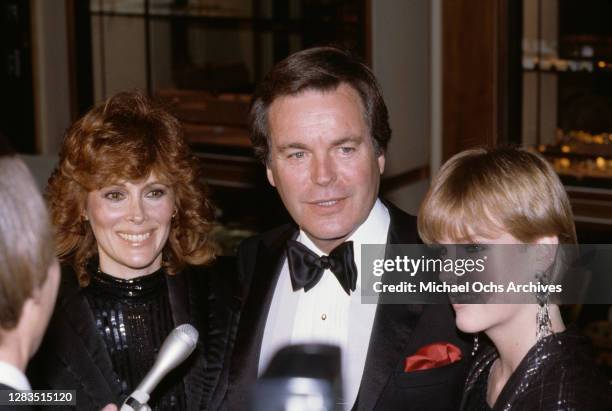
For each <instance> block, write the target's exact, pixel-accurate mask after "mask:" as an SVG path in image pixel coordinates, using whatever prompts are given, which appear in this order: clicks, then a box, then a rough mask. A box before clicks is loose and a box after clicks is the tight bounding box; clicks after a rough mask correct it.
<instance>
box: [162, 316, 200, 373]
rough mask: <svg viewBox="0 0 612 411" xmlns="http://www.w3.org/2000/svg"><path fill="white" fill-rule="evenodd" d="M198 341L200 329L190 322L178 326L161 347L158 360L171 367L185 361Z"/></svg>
mask: <svg viewBox="0 0 612 411" xmlns="http://www.w3.org/2000/svg"><path fill="white" fill-rule="evenodd" d="M197 343H198V330H196V329H195V328H194V327H193V326H192V325H190V324H182V325H179V326H178V327H176V328H175V329H174V330H172V332H171V333H170V334H169V335H168V337H166V340H165V341H164V343H163V344H162V346H161V347H160V349H159V353H158V354H157V361H158V362H161V363H163V364H164V366H165V367H168V368H170V369H172V368H174V367H176V366H177V365H179V364H180V363H181V362H183V361H185V359H186V358H187V357H189V356H190V355H191V353H192V352H193V350H195V347H196V345H197Z"/></svg>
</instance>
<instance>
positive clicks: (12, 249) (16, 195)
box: [0, 143, 60, 410]
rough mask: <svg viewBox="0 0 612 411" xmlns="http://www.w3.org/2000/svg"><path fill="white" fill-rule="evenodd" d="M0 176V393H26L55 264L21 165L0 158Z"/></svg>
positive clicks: (53, 292) (45, 219)
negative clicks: (27, 373) (9, 391)
mask: <svg viewBox="0 0 612 411" xmlns="http://www.w3.org/2000/svg"><path fill="white" fill-rule="evenodd" d="M1 144H2V143H0V145H1ZM2 149H3V150H8V149H6V148H4V147H3V148H2ZM0 176H2V178H0V227H1V229H0V390H21V391H23V390H31V387H30V383H29V382H28V379H27V378H26V376H25V374H24V371H25V368H26V365H27V363H28V361H29V359H30V357H32V355H33V354H34V353H35V352H36V350H37V349H38V346H39V345H40V342H41V340H42V336H43V334H44V332H45V328H46V327H47V323H48V322H49V317H50V316H51V313H52V312H53V305H54V304H55V298H56V296H57V289H58V285H59V277H60V274H59V265H58V263H57V260H56V258H55V255H54V251H55V250H54V248H53V232H52V230H51V225H50V223H49V216H48V214H47V209H46V207H45V204H44V201H43V199H42V197H41V195H40V194H39V192H38V190H37V188H36V185H35V183H34V180H33V179H32V176H31V174H30V172H29V171H28V169H27V167H26V165H25V164H24V163H23V162H22V161H21V160H20V159H18V158H17V157H16V156H13V155H9V154H6V155H1V156H0ZM4 407H5V406H2V405H0V410H3V409H13V408H12V407H8V406H6V408H4ZM19 408H20V409H21V408H23V409H27V407H26V406H23V407H19Z"/></svg>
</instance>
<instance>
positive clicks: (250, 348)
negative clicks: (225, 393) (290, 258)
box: [230, 226, 297, 409]
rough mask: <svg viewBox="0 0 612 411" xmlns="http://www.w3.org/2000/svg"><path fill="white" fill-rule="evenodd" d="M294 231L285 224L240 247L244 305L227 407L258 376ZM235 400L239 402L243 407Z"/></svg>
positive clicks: (239, 398)
mask: <svg viewBox="0 0 612 411" xmlns="http://www.w3.org/2000/svg"><path fill="white" fill-rule="evenodd" d="M296 235H297V228H296V227H295V226H284V227H283V229H281V230H280V232H278V231H277V232H275V233H274V234H272V233H271V235H270V236H267V237H265V238H258V239H257V240H256V241H257V242H256V243H255V244H249V245H247V247H245V249H244V250H241V254H242V255H241V256H240V262H241V267H240V271H241V277H242V281H243V288H244V290H243V293H242V295H243V307H242V310H241V312H242V314H241V317H240V325H239V327H238V334H237V337H236V345H235V351H234V356H233V360H232V365H231V377H230V380H231V381H233V383H232V385H233V386H234V387H235V390H233V391H234V392H233V393H231V394H230V398H231V399H230V401H231V403H230V409H243V407H244V406H245V405H246V403H245V401H246V396H247V394H248V393H247V392H246V390H247V389H248V388H250V387H251V385H252V383H253V382H254V381H255V379H256V378H257V371H258V366H259V353H260V350H261V343H262V339H263V333H264V329H265V326H266V319H267V317H268V311H269V309H270V304H271V303H272V297H273V294H274V290H275V288H276V282H277V281H278V277H279V274H280V271H281V269H282V266H283V263H284V261H285V258H284V257H285V246H286V243H287V240H289V239H291V238H294V237H295V236H296ZM251 246H252V247H251ZM236 387H237V388H236ZM236 391H240V392H236ZM232 397H233V398H232ZM235 401H237V402H238V403H242V408H241V407H240V406H237V405H236V404H237V403H235Z"/></svg>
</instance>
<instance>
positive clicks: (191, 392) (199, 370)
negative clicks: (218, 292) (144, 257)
mask: <svg viewBox="0 0 612 411" xmlns="http://www.w3.org/2000/svg"><path fill="white" fill-rule="evenodd" d="M202 275H206V273H202ZM166 279H167V284H168V297H169V300H170V306H171V307H172V319H173V321H174V324H175V326H179V325H181V324H185V323H190V324H192V325H193V326H194V327H195V328H196V329H197V330H198V332H199V338H198V344H197V346H196V349H195V352H194V353H193V354H192V356H191V357H190V358H189V359H187V361H186V363H184V365H182V366H185V367H186V368H187V367H188V368H189V372H188V373H187V375H185V377H184V378H183V383H184V385H185V387H184V389H185V398H186V399H187V409H189V410H199V409H201V408H202V407H201V406H200V404H201V402H202V395H203V394H204V388H203V387H204V382H205V379H206V374H207V372H211V371H212V370H211V369H210V367H208V366H207V364H206V356H205V353H206V349H207V348H208V347H205V346H204V343H203V341H204V339H205V338H206V322H205V320H204V319H202V318H199V317H198V316H197V315H198V314H199V310H197V309H196V310H192V303H193V302H194V301H197V299H198V298H201V299H204V298H206V297H207V296H206V294H202V295H199V296H193V295H192V292H193V293H197V292H198V291H202V290H199V289H198V287H197V284H193V285H190V286H189V287H188V286H187V281H186V274H185V273H180V274H177V275H174V276H168V277H167V278H166ZM188 290H189V291H188ZM204 292H205V291H204ZM209 378H211V376H209ZM212 378H214V373H213V376H212Z"/></svg>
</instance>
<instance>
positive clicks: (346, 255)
mask: <svg viewBox="0 0 612 411" xmlns="http://www.w3.org/2000/svg"><path fill="white" fill-rule="evenodd" d="M287 261H288V263H289V273H290V274H291V285H292V286H293V290H294V291H297V290H299V289H301V288H303V289H304V291H308V290H310V289H311V288H312V287H314V286H315V285H317V283H318V282H319V280H320V279H321V277H322V276H323V272H324V271H325V270H327V269H329V270H330V271H331V272H332V273H334V275H335V276H336V278H337V279H338V281H339V282H340V285H341V286H342V288H343V289H344V291H346V293H347V294H348V295H351V291H355V287H356V286H357V266H356V265H355V259H354V257H353V242H352V241H347V242H345V243H342V244H340V245H339V246H338V247H336V248H334V249H333V250H332V252H331V253H329V255H328V256H326V255H324V256H321V257H319V256H318V255H316V254H315V253H313V252H312V251H310V249H309V248H308V247H306V246H305V245H303V244H302V243H299V242H297V241H293V240H289V241H288V242H287Z"/></svg>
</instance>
